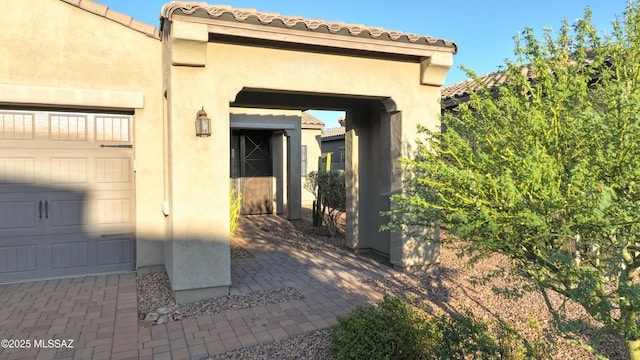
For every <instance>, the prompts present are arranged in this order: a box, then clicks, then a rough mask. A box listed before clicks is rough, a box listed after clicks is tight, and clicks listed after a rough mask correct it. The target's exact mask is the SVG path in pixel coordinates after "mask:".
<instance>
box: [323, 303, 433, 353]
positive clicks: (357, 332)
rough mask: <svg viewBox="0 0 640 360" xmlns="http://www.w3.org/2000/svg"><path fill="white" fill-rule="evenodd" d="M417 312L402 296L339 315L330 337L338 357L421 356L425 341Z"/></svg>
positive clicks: (332, 348)
mask: <svg viewBox="0 0 640 360" xmlns="http://www.w3.org/2000/svg"><path fill="white" fill-rule="evenodd" d="M422 323H423V322H422V321H420V319H419V317H418V316H417V314H416V313H415V312H414V311H412V310H411V309H410V308H409V307H408V305H407V304H406V303H405V302H403V301H402V300H400V299H399V298H390V297H385V298H384V299H383V300H382V301H381V302H379V303H378V304H377V305H366V306H358V307H356V308H354V309H353V310H352V311H351V312H350V313H349V314H348V315H346V316H344V317H338V326H337V329H336V331H334V333H333V335H332V338H331V351H332V354H333V357H334V358H335V359H367V360H375V359H421V358H422V350H423V342H422V339H421V330H422V329H421V327H422Z"/></svg>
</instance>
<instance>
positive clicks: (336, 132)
mask: <svg viewBox="0 0 640 360" xmlns="http://www.w3.org/2000/svg"><path fill="white" fill-rule="evenodd" d="M344 134H345V128H344V127H342V126H341V127H339V128H333V129H327V130H326V131H324V132H323V133H322V135H320V140H321V141H331V140H339V139H344Z"/></svg>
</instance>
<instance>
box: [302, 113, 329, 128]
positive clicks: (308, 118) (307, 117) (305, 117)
mask: <svg viewBox="0 0 640 360" xmlns="http://www.w3.org/2000/svg"><path fill="white" fill-rule="evenodd" d="M302 125H312V126H314V127H316V126H317V127H321V128H324V123H323V122H322V121H321V120H320V119H318V118H317V117H315V116H313V115H311V114H309V113H308V112H306V111H303V112H302Z"/></svg>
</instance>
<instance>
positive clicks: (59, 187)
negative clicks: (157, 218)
mask: <svg viewBox="0 0 640 360" xmlns="http://www.w3.org/2000/svg"><path fill="white" fill-rule="evenodd" d="M132 123H133V118H132V117H131V116H129V115H120V114H99V113H75V112H51V111H15V110H3V109H0V283H3V282H13V281H22V280H34V279H44V278H52V277H63V276H75V275H88V274H99V273H108V272H119V271H128V270H133V269H134V267H135V235H134V234H135V228H134V224H135V219H134V214H135V208H134V206H135V204H134V184H133V180H134V176H133V166H134V164H133V149H132V126H133V124H132Z"/></svg>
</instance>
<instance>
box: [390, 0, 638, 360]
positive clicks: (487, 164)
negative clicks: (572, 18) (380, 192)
mask: <svg viewBox="0 0 640 360" xmlns="http://www.w3.org/2000/svg"><path fill="white" fill-rule="evenodd" d="M515 40H516V48H515V60H513V61H507V62H506V64H505V66H504V67H503V68H502V71H504V73H505V75H506V79H507V80H506V81H505V82H504V83H503V84H502V85H500V86H499V87H494V88H489V87H487V86H486V85H485V84H483V83H482V82H481V81H480V79H479V78H478V77H477V76H475V75H474V74H473V72H472V71H470V70H468V74H469V75H470V76H471V77H472V78H473V79H474V82H475V84H474V86H473V88H474V89H478V88H479V89H480V90H477V91H474V92H473V93H472V94H471V96H470V100H469V101H468V102H466V103H462V104H460V105H459V106H458V107H457V109H456V110H455V111H453V112H448V113H445V114H444V115H443V117H442V125H443V129H445V130H444V131H442V132H432V131H429V130H428V129H426V128H423V129H421V132H422V134H423V135H424V136H423V138H422V140H421V141H419V142H418V145H417V151H416V155H415V157H414V158H413V159H403V163H404V165H405V166H406V170H407V171H408V175H407V177H408V179H407V180H406V181H405V187H404V189H405V190H404V192H403V193H402V194H399V195H395V196H393V197H392V210H391V211H390V212H389V213H388V215H391V223H390V226H389V228H392V229H393V228H395V229H403V231H405V232H409V229H415V228H416V227H418V228H419V227H421V226H429V225H430V224H432V223H433V221H439V222H440V223H441V224H442V225H443V226H444V227H446V228H447V229H448V230H449V231H450V232H451V233H452V235H455V237H457V238H460V239H462V240H465V241H466V242H467V243H468V248H466V249H465V250H466V251H467V252H468V253H469V254H472V255H473V256H474V258H480V257H483V256H486V255H489V254H491V253H494V252H498V253H502V254H505V255H507V256H508V257H509V258H511V259H512V260H513V263H514V266H515V267H517V269H519V271H521V272H523V273H524V274H526V275H527V276H528V277H530V279H531V280H532V282H533V284H535V287H536V289H537V290H539V291H540V292H541V293H542V295H543V296H544V298H545V300H546V301H547V306H548V308H549V310H550V311H551V313H552V315H553V318H554V323H555V325H556V326H557V330H558V332H559V334H560V335H562V336H564V337H566V338H568V339H569V340H570V341H574V342H576V343H579V345H581V346H582V347H584V348H585V349H587V350H589V351H591V352H593V353H594V354H597V351H596V350H595V349H594V348H593V347H592V346H590V345H589V344H585V343H581V342H579V341H577V340H576V339H572V336H571V334H570V331H568V330H567V328H566V327H565V325H566V323H565V322H564V321H563V319H564V317H563V309H562V307H561V306H560V307H554V306H553V305H552V303H551V302H550V301H549V296H548V294H549V292H550V291H556V292H558V293H560V294H562V295H564V296H565V297H566V298H568V299H571V300H574V301H576V302H577V303H579V304H581V305H582V307H584V308H585V309H586V311H587V312H588V313H589V314H590V315H591V316H592V317H593V318H594V319H596V320H598V321H600V322H602V323H603V324H604V326H603V328H602V331H603V332H605V333H609V334H613V335H615V336H617V337H619V338H621V339H624V340H625V341H626V342H627V345H628V348H629V351H630V356H631V358H632V359H640V314H639V311H640V279H639V277H640V275H639V270H638V269H639V268H640V243H639V241H640V240H639V238H638V234H639V231H640V4H639V3H638V2H635V1H634V2H633V3H630V4H629V6H628V7H627V10H626V11H625V12H624V14H623V15H622V16H621V17H620V18H619V19H618V20H617V21H615V22H614V26H613V32H612V34H611V35H600V34H599V33H598V32H597V31H596V29H595V28H594V27H593V25H592V22H591V11H590V10H589V9H588V8H587V9H586V10H585V17H584V18H583V19H581V20H579V21H577V22H576V23H574V24H573V25H569V24H568V23H567V22H566V21H565V22H564V23H563V24H562V27H561V28H560V30H559V31H558V32H557V33H554V32H552V31H551V30H549V29H545V30H544V32H543V34H542V36H541V37H539V38H538V37H536V35H535V33H534V31H533V30H532V29H526V30H525V31H524V32H523V33H522V34H520V36H518V37H516V39H515ZM416 233H419V232H416ZM408 235H415V236H417V235H416V234H413V233H409V234H408ZM425 241H432V240H431V239H425ZM445 241H446V240H445ZM599 356H600V357H601V356H602V355H599Z"/></svg>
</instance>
